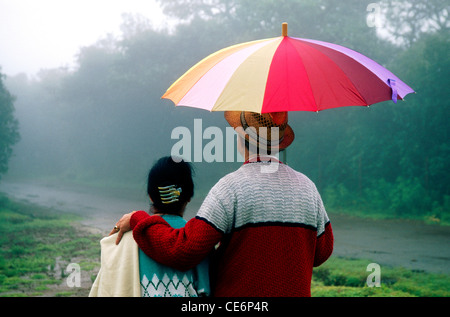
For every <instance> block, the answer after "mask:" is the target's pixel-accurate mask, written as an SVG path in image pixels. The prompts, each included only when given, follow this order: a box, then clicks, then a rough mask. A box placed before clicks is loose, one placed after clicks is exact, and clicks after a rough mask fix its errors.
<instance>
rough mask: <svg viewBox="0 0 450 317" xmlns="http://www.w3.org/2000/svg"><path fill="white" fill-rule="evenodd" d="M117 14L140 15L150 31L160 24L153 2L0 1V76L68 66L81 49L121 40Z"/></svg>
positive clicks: (96, 0) (151, 0) (33, 72)
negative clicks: (111, 38)
mask: <svg viewBox="0 0 450 317" xmlns="http://www.w3.org/2000/svg"><path fill="white" fill-rule="evenodd" d="M122 13H139V14H141V15H143V16H145V17H147V18H149V19H150V21H151V22H152V23H153V25H154V26H160V25H162V24H163V22H164V16H163V14H162V12H161V10H160V8H159V7H158V5H157V4H156V2H155V1H154V0H0V67H1V72H2V73H4V74H7V75H10V76H12V75H15V74H18V73H21V72H24V73H27V74H29V75H34V74H36V73H37V72H38V71H39V69H41V68H57V67H61V66H69V67H71V66H73V63H74V58H75V55H76V54H77V52H78V50H79V48H80V47H81V46H87V45H91V44H93V43H95V42H96V41H97V40H98V39H100V38H101V37H104V36H105V35H106V34H108V33H113V34H115V35H120V24H121V22H122V17H121V15H122Z"/></svg>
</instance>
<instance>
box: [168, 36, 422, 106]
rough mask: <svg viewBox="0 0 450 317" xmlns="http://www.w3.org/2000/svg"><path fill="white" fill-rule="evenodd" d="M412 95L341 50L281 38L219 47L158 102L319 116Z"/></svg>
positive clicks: (366, 62)
mask: <svg viewBox="0 0 450 317" xmlns="http://www.w3.org/2000/svg"><path fill="white" fill-rule="evenodd" d="M413 92H414V91H413V90H412V89H411V88H410V87H409V86H408V85H406V84H405V83H404V82H403V81H401V80H400V79H399V78H398V77H397V76H395V75H394V74H393V73H391V72H390V71H389V70H387V69H386V68H384V67H383V66H381V65H379V64H378V63H376V62H375V61H373V60H371V59H369V58H368V57H366V56H364V55H362V54H360V53H358V52H356V51H353V50H351V49H348V48H346V47H343V46H340V45H336V44H331V43H327V42H322V41H316V40H310V39H302V38H294V37H288V36H281V37H277V38H271V39H264V40H258V41H252V42H246V43H242V44H237V45H234V46H230V47H227V48H224V49H222V50H220V51H218V52H216V53H213V54H211V55H209V56H208V57H206V58H205V59H203V60H202V61H200V62H199V63H197V64H196V65H195V66H193V67H192V68H191V69H189V70H188V71H187V72H186V73H185V74H184V75H183V76H181V77H180V78H179V79H178V80H177V81H176V82H175V83H173V84H172V86H170V87H169V89H168V90H167V92H166V93H165V94H164V95H163V96H162V98H165V99H170V100H172V101H173V102H174V103H175V104H176V105H177V106H189V107H195V108H201V109H205V110H209V111H252V112H258V113H268V112H281V111H321V110H325V109H330V108H336V107H345V106H368V105H371V104H375V103H378V102H382V101H386V100H390V99H392V100H393V101H394V102H397V99H403V98H404V97H405V96H406V95H407V94H409V93H413Z"/></svg>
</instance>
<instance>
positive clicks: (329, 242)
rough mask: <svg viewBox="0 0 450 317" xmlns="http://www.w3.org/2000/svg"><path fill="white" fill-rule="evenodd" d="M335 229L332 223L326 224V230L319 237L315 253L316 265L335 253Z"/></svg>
mask: <svg viewBox="0 0 450 317" xmlns="http://www.w3.org/2000/svg"><path fill="white" fill-rule="evenodd" d="M333 244H334V237H333V229H332V228H331V223H327V224H326V225H325V231H324V232H323V233H322V234H321V235H320V236H319V237H318V238H317V242H316V252H315V255H314V266H319V265H321V264H322V263H323V262H325V261H326V260H328V258H329V257H330V256H331V253H333Z"/></svg>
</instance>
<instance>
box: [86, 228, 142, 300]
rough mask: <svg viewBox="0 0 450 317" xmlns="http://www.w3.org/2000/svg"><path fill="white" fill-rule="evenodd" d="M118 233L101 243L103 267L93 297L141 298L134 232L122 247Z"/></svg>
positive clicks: (137, 251)
mask: <svg viewBox="0 0 450 317" xmlns="http://www.w3.org/2000/svg"><path fill="white" fill-rule="evenodd" d="M116 239H117V233H116V234H113V235H111V236H108V237H105V238H103V239H102V240H100V247H101V255H100V262H101V267H100V271H99V272H98V275H97V278H96V279H95V281H94V284H93V285H92V288H91V291H90V293H89V297H140V296H141V286H140V283H139V249H138V246H137V244H136V241H134V238H133V233H132V231H128V232H126V233H125V234H124V235H123V237H122V240H121V241H120V243H119V245H116Z"/></svg>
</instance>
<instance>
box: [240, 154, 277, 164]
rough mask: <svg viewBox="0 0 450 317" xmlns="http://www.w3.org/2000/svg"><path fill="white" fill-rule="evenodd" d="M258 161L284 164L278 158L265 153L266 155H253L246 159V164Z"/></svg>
mask: <svg viewBox="0 0 450 317" xmlns="http://www.w3.org/2000/svg"><path fill="white" fill-rule="evenodd" d="M257 162H276V163H281V164H283V162H281V161H280V160H279V159H278V158H276V157H275V156H272V155H264V156H260V155H254V156H251V157H250V158H249V159H248V160H247V161H245V162H244V165H246V164H249V163H257Z"/></svg>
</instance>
